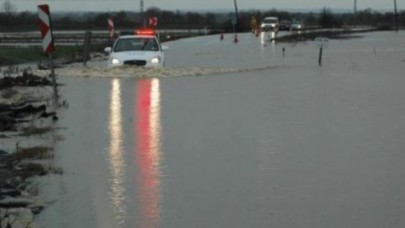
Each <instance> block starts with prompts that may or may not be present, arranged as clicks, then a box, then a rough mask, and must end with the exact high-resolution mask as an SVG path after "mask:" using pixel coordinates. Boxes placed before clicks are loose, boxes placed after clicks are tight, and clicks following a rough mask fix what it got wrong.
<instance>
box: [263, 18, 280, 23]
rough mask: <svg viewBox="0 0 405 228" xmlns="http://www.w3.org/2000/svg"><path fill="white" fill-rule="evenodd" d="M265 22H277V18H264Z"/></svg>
mask: <svg viewBox="0 0 405 228" xmlns="http://www.w3.org/2000/svg"><path fill="white" fill-rule="evenodd" d="M263 22H264V23H277V20H276V19H264V21H263Z"/></svg>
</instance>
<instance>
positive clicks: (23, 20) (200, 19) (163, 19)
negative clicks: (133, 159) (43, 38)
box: [0, 0, 405, 32]
mask: <svg viewBox="0 0 405 228" xmlns="http://www.w3.org/2000/svg"><path fill="white" fill-rule="evenodd" d="M252 16H254V17H255V18H256V19H257V21H258V22H260V20H261V19H262V18H264V17H265V16H276V17H279V18H280V20H282V19H285V20H300V21H302V22H303V23H304V24H305V25H306V26H307V27H321V28H331V27H333V28H340V27H344V26H360V25H361V26H373V27H379V28H387V29H389V28H393V27H394V26H395V24H394V23H395V15H394V13H393V12H378V11H374V10H372V9H365V10H362V11H358V12H357V13H355V14H354V13H336V12H333V11H332V10H331V9H326V8H323V9H321V10H319V11H318V12H287V11H280V10H276V9H271V10H267V11H259V10H249V11H241V12H239V18H238V20H236V18H235V13H234V12H229V13H210V12H204V13H201V12H191V11H190V12H184V11H168V10H163V9H159V8H157V7H151V8H149V9H147V10H146V11H145V12H144V13H143V15H141V13H139V12H130V11H118V12H86V13H74V12H71V13H55V14H52V15H51V19H52V24H53V28H54V30H68V29H101V30H103V29H106V28H107V19H108V18H112V19H113V21H114V23H115V26H116V28H117V29H132V28H136V27H141V26H142V25H143V24H144V20H145V19H146V18H148V17H157V18H158V28H159V29H204V28H207V29H213V30H221V31H225V32H230V31H232V30H233V29H234V28H235V27H234V26H233V24H232V22H234V21H238V23H239V24H237V25H236V29H237V30H239V31H249V30H250V20H251V18H252ZM146 20H147V19H146ZM37 21H38V15H37V13H36V12H18V11H17V9H16V7H15V6H14V5H13V4H12V3H10V2H9V1H8V0H7V1H5V2H4V3H3V5H2V6H1V11H0V29H1V31H13V30H14V31H15V30H17V31H18V30H37V29H38V23H37ZM398 22H399V26H405V11H404V10H403V11H401V12H399V14H398Z"/></svg>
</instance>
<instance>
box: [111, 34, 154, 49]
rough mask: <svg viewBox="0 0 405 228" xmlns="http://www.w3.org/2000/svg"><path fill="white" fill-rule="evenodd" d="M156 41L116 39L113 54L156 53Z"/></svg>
mask: <svg viewBox="0 0 405 228" xmlns="http://www.w3.org/2000/svg"><path fill="white" fill-rule="evenodd" d="M158 50H159V46H158V44H157V42H156V39H154V38H149V37H133V38H123V39H118V41H117V43H116V44H115V46H114V52H122V51H158Z"/></svg>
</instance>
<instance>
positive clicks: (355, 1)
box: [353, 0, 357, 14]
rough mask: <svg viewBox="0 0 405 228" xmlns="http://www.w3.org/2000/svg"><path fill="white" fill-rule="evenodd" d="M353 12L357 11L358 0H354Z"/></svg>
mask: <svg viewBox="0 0 405 228" xmlns="http://www.w3.org/2000/svg"><path fill="white" fill-rule="evenodd" d="M353 13H354V14H356V13H357V0H354V6H353Z"/></svg>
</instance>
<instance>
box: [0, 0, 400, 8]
mask: <svg viewBox="0 0 405 228" xmlns="http://www.w3.org/2000/svg"><path fill="white" fill-rule="evenodd" d="M4 1H5V0H0V2H1V3H2V2H4ZM353 1H354V0H237V2H238V6H239V8H240V9H242V10H243V9H263V10H268V9H273V8H275V9H283V10H285V9H291V10H300V9H303V10H308V9H309V10H317V9H321V8H323V7H327V8H330V9H350V10H351V9H353ZM9 2H11V3H13V4H14V5H15V6H16V7H17V10H18V11H26V10H28V11H36V10H37V8H36V7H37V5H38V4H41V3H42V4H43V3H46V4H49V6H50V8H51V11H76V10H80V11H108V10H110V11H119V10H129V11H131V10H133V11H139V8H140V0H9ZM144 2H145V9H147V8H149V7H152V6H155V7H159V8H161V9H166V10H177V9H179V10H207V9H208V10H212V9H221V10H224V9H225V10H233V0H144ZM393 2H394V1H393V0H357V8H358V9H359V10H361V9H366V8H372V9H374V10H387V9H393V7H394V6H393V5H394V4H393ZM403 2H405V0H397V4H398V8H399V9H403V6H404V4H403Z"/></svg>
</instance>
